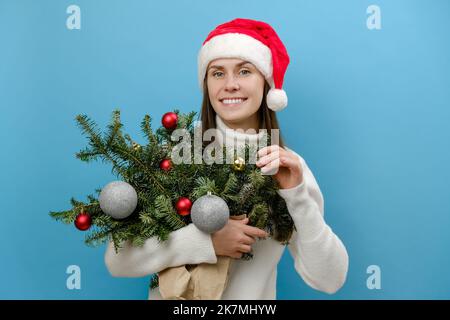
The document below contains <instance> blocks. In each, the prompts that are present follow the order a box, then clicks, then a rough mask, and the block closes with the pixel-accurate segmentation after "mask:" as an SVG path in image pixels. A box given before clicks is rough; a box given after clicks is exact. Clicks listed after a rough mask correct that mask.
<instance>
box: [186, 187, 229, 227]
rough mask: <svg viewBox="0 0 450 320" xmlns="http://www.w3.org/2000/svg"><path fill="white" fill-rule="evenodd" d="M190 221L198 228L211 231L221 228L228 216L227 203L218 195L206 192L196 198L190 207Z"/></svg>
mask: <svg viewBox="0 0 450 320" xmlns="http://www.w3.org/2000/svg"><path fill="white" fill-rule="evenodd" d="M191 218H192V223H193V224H195V226H196V227H197V228H199V229H200V230H202V231H204V232H207V233H213V232H216V231H218V230H220V229H222V228H223V227H224V226H225V225H226V224H227V222H228V219H229V218H230V210H229V209H228V205H227V203H226V202H225V201H224V200H223V199H222V198H220V197H218V196H215V195H213V194H211V192H208V194H207V195H206V196H203V197H200V198H198V199H197V200H196V201H195V202H194V204H193V205H192V209H191Z"/></svg>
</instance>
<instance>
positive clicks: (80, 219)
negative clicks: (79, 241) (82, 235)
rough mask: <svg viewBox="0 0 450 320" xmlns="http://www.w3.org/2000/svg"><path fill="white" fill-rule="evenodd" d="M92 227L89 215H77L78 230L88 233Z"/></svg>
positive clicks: (76, 225)
mask: <svg viewBox="0 0 450 320" xmlns="http://www.w3.org/2000/svg"><path fill="white" fill-rule="evenodd" d="M91 225H92V219H91V216H90V215H89V214H88V213H86V212H82V213H80V214H79V215H77V217H76V219H75V227H77V229H78V230H81V231H86V230H87V229H89V228H90V227H91Z"/></svg>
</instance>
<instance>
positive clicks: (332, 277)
mask: <svg viewBox="0 0 450 320" xmlns="http://www.w3.org/2000/svg"><path fill="white" fill-rule="evenodd" d="M290 151H291V152H293V151H292V150H290ZM293 153H294V154H296V155H297V156H298V157H299V159H300V163H301V165H302V168H303V181H302V183H301V184H299V185H298V186H296V187H293V188H289V189H280V190H278V194H279V195H280V196H281V197H283V198H284V199H285V201H286V205H287V208H288V210H289V213H290V215H291V216H292V220H293V221H294V224H295V227H296V229H297V230H296V231H294V232H293V234H292V238H291V239H290V241H289V244H288V249H289V252H290V253H291V255H292V257H293V259H294V266H295V269H296V271H297V273H298V274H299V275H300V276H301V277H302V279H303V280H304V281H305V282H306V283H307V284H308V285H309V286H310V287H312V288H314V289H316V290H319V291H323V292H326V293H329V294H333V293H335V292H336V291H338V290H339V289H340V288H341V287H342V286H343V284H344V283H345V280H346V277H347V271H348V254H347V250H346V249H345V246H344V244H343V243H342V241H341V240H340V239H339V238H338V237H337V236H336V234H334V232H333V230H332V229H331V228H330V227H329V226H328V225H327V224H326V222H325V220H324V200H323V196H322V193H321V191H320V189H319V186H318V184H317V182H316V179H315V178H314V176H313V174H312V172H311V170H310V169H309V168H308V166H307V164H306V162H305V160H304V159H303V158H302V157H300V156H299V155H298V154H297V153H295V152H293Z"/></svg>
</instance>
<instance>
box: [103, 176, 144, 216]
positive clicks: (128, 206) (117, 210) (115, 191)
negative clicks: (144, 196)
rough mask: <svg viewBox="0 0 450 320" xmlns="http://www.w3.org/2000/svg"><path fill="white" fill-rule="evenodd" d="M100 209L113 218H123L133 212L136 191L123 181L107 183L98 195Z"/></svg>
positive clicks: (135, 202)
mask: <svg viewBox="0 0 450 320" xmlns="http://www.w3.org/2000/svg"><path fill="white" fill-rule="evenodd" d="M98 201H99V203H100V208H101V209H102V211H103V212H104V213H105V214H107V215H109V216H111V217H113V218H114V219H124V218H126V217H128V216H129V215H130V214H132V213H133V211H134V209H136V206H137V193H136V190H134V188H133V187H132V186H131V185H130V184H128V183H126V182H124V181H113V182H110V183H108V184H107V185H106V186H105V187H104V188H103V189H102V191H101V192H100V196H99V197H98Z"/></svg>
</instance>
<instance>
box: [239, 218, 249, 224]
mask: <svg viewBox="0 0 450 320" xmlns="http://www.w3.org/2000/svg"><path fill="white" fill-rule="evenodd" d="M237 221H239V222H241V223H243V224H247V223H248V218H244V219H241V220H237Z"/></svg>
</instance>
